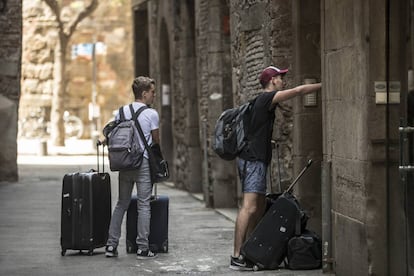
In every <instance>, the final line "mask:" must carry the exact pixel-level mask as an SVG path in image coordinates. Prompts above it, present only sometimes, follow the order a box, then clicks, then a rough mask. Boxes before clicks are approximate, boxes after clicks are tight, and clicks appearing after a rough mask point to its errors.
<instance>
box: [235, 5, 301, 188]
mask: <svg viewBox="0 0 414 276" xmlns="http://www.w3.org/2000/svg"><path fill="white" fill-rule="evenodd" d="M230 2H231V4H230V5H231V7H230V10H231V12H230V14H231V34H232V66H233V84H234V86H233V93H234V97H235V101H234V103H235V104H240V103H243V102H245V101H247V100H248V99H250V98H252V97H254V96H255V95H256V94H257V93H259V92H260V90H261V86H260V84H259V81H258V77H259V75H260V72H261V71H262V70H263V68H265V67H267V66H269V65H275V66H277V67H279V68H289V70H290V72H289V73H288V74H287V75H286V81H287V87H290V86H291V85H293V84H294V83H293V78H294V74H295V68H293V56H292V53H293V29H292V5H291V3H290V2H289V1H271V3H270V2H268V1H244V0H238V1H230ZM292 130H293V113H292V102H290V101H288V102H285V103H282V104H281V105H280V106H279V107H278V108H277V109H276V120H275V126H274V131H273V139H274V140H275V141H276V142H277V143H278V144H279V149H280V150H279V152H280V166H281V180H282V189H283V187H286V185H288V183H290V181H291V180H292V173H293V160H292ZM276 154H277V153H276V152H275V151H274V153H273V160H272V163H271V168H272V176H273V177H272V186H273V189H274V191H277V190H278V183H279V181H278V179H279V177H278V169H277V158H276Z"/></svg>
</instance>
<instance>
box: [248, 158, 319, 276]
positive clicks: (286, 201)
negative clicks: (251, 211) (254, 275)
mask: <svg viewBox="0 0 414 276" xmlns="http://www.w3.org/2000/svg"><path fill="white" fill-rule="evenodd" d="M311 164H312V160H309V162H308V164H307V165H306V167H305V168H303V170H302V171H301V173H300V174H299V175H298V177H297V178H296V179H295V180H294V181H293V183H292V184H291V185H290V186H289V188H287V189H286V191H284V192H283V193H282V194H281V195H280V196H278V197H277V198H276V199H272V203H271V206H270V208H269V209H268V210H267V212H266V213H265V215H264V216H263V218H262V219H261V220H260V222H259V223H258V224H257V226H256V228H255V229H254V230H253V232H252V234H251V235H250V237H249V238H248V239H247V240H246V242H245V243H244V244H243V246H242V248H241V254H242V255H243V256H244V257H246V258H247V259H248V260H250V261H252V262H253V263H254V267H253V268H254V270H259V269H276V268H278V267H279V265H280V264H281V263H282V262H283V260H284V258H285V257H286V253H287V244H288V241H289V239H290V238H292V237H293V236H294V235H295V233H299V234H300V232H301V228H303V227H304V225H303V221H304V212H303V211H302V209H301V208H300V206H299V203H298V201H297V200H296V198H295V197H294V196H293V195H292V193H291V190H292V189H293V186H294V185H295V184H296V182H297V181H298V180H299V178H300V177H301V176H302V175H303V174H304V173H305V171H306V170H307V169H308V168H309V166H310V165H311ZM305 221H306V219H305Z"/></svg>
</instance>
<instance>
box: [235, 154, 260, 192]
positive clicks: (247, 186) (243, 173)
mask: <svg viewBox="0 0 414 276" xmlns="http://www.w3.org/2000/svg"><path fill="white" fill-rule="evenodd" d="M237 167H238V171H239V177H240V182H241V184H242V191H243V193H257V194H266V171H267V166H266V164H265V163H263V162H260V161H246V160H244V159H241V158H239V159H238V160H237Z"/></svg>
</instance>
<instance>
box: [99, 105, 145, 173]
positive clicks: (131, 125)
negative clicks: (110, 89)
mask: <svg viewBox="0 0 414 276" xmlns="http://www.w3.org/2000/svg"><path fill="white" fill-rule="evenodd" d="M129 108H130V110H131V114H133V115H132V118H131V119H129V120H128V119H125V114H124V111H123V107H120V108H119V116H120V118H119V120H116V121H112V122H110V123H108V124H107V125H106V126H105V128H104V131H103V132H104V135H105V137H106V140H107V142H106V143H107V146H108V158H109V167H110V169H111V171H126V170H133V169H138V168H139V167H140V166H141V163H142V158H143V154H144V150H145V149H144V148H141V146H140V143H139V141H140V134H139V132H138V130H137V128H136V126H135V121H136V120H137V119H138V116H139V114H140V113H141V112H142V111H144V110H145V109H147V108H148V107H147V106H143V107H141V108H140V109H138V110H137V112H135V113H134V109H133V107H132V104H130V105H129Z"/></svg>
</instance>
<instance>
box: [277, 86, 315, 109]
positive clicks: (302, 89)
mask: <svg viewBox="0 0 414 276" xmlns="http://www.w3.org/2000/svg"><path fill="white" fill-rule="evenodd" d="M321 87H322V85H321V84H320V83H313V84H304V85H299V86H296V87H294V88H292V89H286V90H281V91H278V92H277V93H276V94H275V96H274V97H273V100H272V104H273V105H275V104H277V103H280V102H283V101H286V100H289V99H291V98H294V97H296V96H299V95H305V94H308V93H312V92H314V91H316V90H318V89H321Z"/></svg>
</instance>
